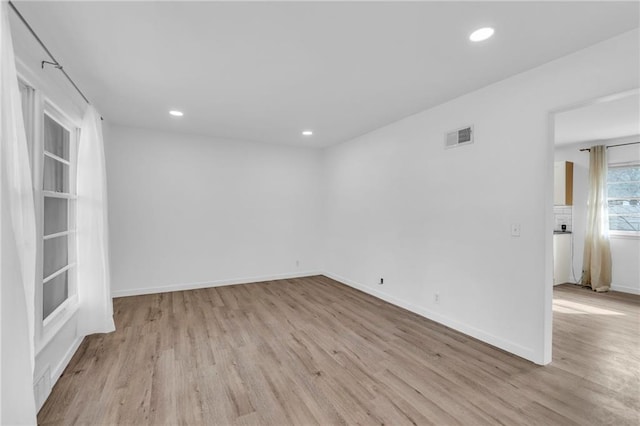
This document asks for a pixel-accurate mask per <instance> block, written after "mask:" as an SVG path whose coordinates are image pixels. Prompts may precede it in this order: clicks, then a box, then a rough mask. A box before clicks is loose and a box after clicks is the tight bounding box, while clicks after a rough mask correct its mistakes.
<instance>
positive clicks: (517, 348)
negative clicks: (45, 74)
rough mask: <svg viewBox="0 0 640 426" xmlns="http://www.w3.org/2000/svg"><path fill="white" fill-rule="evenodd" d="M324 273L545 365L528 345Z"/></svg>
mask: <svg viewBox="0 0 640 426" xmlns="http://www.w3.org/2000/svg"><path fill="white" fill-rule="evenodd" d="M322 275H324V276H326V277H329V278H331V279H333V280H336V281H339V282H341V283H343V284H346V285H348V286H350V287H353V288H355V289H358V290H360V291H362V292H364V293H367V294H370V295H372V296H375V297H377V298H379V299H382V300H384V301H386V302H389V303H391V304H393V305H396V306H399V307H401V308H404V309H406V310H408V311H411V312H413V313H415V314H418V315H420V316H422V317H425V318H427V319H430V320H432V321H435V322H437V323H440V324H443V325H446V326H447V327H449V328H452V329H454V330H457V331H459V332H461V333H464V334H466V335H469V336H471V337H474V338H476V339H478V340H481V341H483V342H485V343H488V344H490V345H492V346H495V347H497V348H500V349H503V350H505V351H507V352H510V353H512V354H515V355H517V356H519V357H521V358H524V359H526V360H529V361H531V362H533V363H536V364H539V365H543V364H544V362H543V360H542V359H541V358H540V359H538V357H537V356H536V354H535V352H534V351H533V350H532V349H530V348H527V347H524V346H521V345H519V344H517V343H514V342H511V341H508V340H505V339H503V338H500V337H497V336H494V335H492V334H490V333H487V332H485V331H484V330H481V329H478V328H476V327H473V326H470V325H468V324H464V323H461V322H459V321H456V320H453V319H451V318H448V317H445V316H443V315H441V314H438V313H436V312H433V311H431V310H429V309H425V308H423V307H420V306H416V305H414V304H412V303H409V302H407V301H405V300H401V299H398V298H396V297H394V296H391V295H389V294H387V293H384V292H382V291H379V290H377V289H373V288H371V287H367V286H365V285H362V284H360V283H357V282H355V281H352V280H349V279H347V278H344V277H340V276H338V275H335V274H332V273H327V272H324V273H323V274H322Z"/></svg>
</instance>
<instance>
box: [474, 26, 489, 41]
mask: <svg viewBox="0 0 640 426" xmlns="http://www.w3.org/2000/svg"><path fill="white" fill-rule="evenodd" d="M494 32H495V31H494V30H493V28H491V27H485V28H480V29H478V30H475V31H474V32H472V33H471V35H470V36H469V40H471V41H475V42H478V41H483V40H486V39H488V38H490V37H491V36H492V35H493V33H494Z"/></svg>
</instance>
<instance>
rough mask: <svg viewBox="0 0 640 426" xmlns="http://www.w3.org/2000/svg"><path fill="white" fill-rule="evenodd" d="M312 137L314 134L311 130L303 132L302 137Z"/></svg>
mask: <svg viewBox="0 0 640 426" xmlns="http://www.w3.org/2000/svg"><path fill="white" fill-rule="evenodd" d="M311 135H313V132H312V131H311V130H303V131H302V136H311Z"/></svg>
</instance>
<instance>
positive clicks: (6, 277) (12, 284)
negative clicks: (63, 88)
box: [0, 0, 36, 425]
mask: <svg viewBox="0 0 640 426" xmlns="http://www.w3.org/2000/svg"><path fill="white" fill-rule="evenodd" d="M8 14H9V9H8V4H7V2H6V1H4V0H1V1H0V117H1V118H0V136H1V138H2V139H1V140H0V177H1V181H2V183H1V185H0V225H1V226H0V240H1V241H2V243H1V246H0V299H1V302H0V305H1V311H0V320H1V321H2V323H1V334H0V356H1V357H2V359H1V362H0V375H1V381H2V388H1V391H0V392H1V393H0V423H1V424H11V425H19V424H36V407H35V400H34V395H33V366H34V348H33V346H34V338H33V335H34V307H35V299H34V292H35V270H36V227H35V210H34V204H33V183H32V181H31V166H30V164H29V152H28V148H27V140H26V135H25V130H24V122H23V118H22V105H21V98H20V89H19V87H18V78H17V75H16V67H15V58H14V53H13V44H12V41H11V31H10V28H9V16H8Z"/></svg>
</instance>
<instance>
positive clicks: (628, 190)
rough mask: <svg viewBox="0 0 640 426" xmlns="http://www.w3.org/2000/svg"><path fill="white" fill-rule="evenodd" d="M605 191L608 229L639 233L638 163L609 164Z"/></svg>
mask: <svg viewBox="0 0 640 426" xmlns="http://www.w3.org/2000/svg"><path fill="white" fill-rule="evenodd" d="M607 192H608V197H609V198H608V201H609V230H610V231H614V233H619V234H638V235H640V164H633V165H610V166H609V171H608V174H607Z"/></svg>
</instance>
